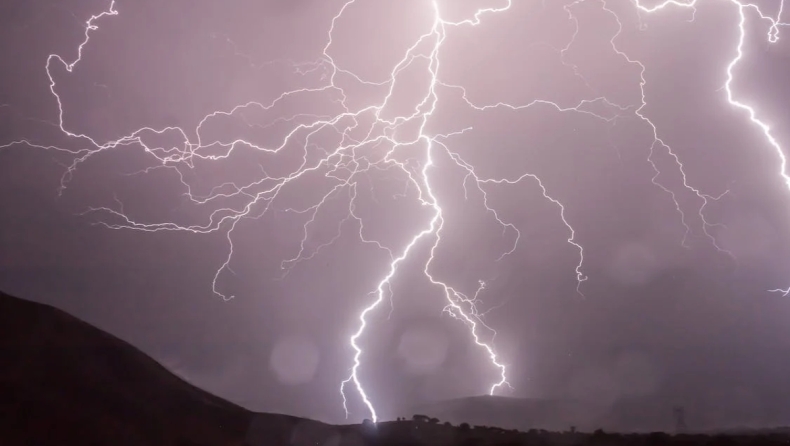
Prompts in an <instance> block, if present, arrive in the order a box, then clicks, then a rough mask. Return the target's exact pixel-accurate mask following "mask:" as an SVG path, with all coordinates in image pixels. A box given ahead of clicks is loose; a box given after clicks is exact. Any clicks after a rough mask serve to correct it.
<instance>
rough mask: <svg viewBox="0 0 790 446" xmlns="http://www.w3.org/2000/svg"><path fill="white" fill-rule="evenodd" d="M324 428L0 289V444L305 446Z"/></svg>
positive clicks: (325, 435)
mask: <svg viewBox="0 0 790 446" xmlns="http://www.w3.org/2000/svg"><path fill="white" fill-rule="evenodd" d="M331 430H332V427H331V426H328V425H324V424H322V423H318V422H314V421H310V420H302V419H299V418H297V417H290V416H285V415H275V414H255V413H252V412H249V411H247V410H245V409H243V408H241V407H239V406H236V405H234V404H231V403H229V402H227V401H225V400H223V399H220V398H218V397H216V396H214V395H211V394H209V393H207V392H205V391H203V390H201V389H198V388H197V387H194V386H192V385H191V384H189V383H187V382H185V381H183V380H182V379H180V378H178V377H177V376H175V375H174V374H172V373H170V372H169V371H168V370H167V369H165V368H164V367H163V366H162V365H160V364H159V363H157V362H156V361H154V360H153V359H152V358H150V357H149V356H147V355H146V354H144V353H142V352H141V351H139V350H138V349H136V348H134V347H133V346H131V345H130V344H128V343H126V342H124V341H122V340H120V339H118V338H116V337H114V336H111V335H109V334H107V333H105V332H103V331H101V330H99V329H97V328H95V327H93V326H91V325H89V324H87V323H85V322H83V321H81V320H79V319H76V318H74V317H73V316H70V315H68V314H66V313H64V312H62V311H60V310H58V309H55V308H53V307H50V306H47V305H42V304H38V303H33V302H29V301H24V300H21V299H18V298H15V297H11V296H8V295H6V294H3V293H0V445H2V446H15V445H26V446H27V445H35V446H47V445H52V446H55V445H57V446H65V445H86V446H87V445H112V446H123V445H130V446H131V445H178V446H187V445H206V446H208V445H242V444H249V445H257V444H293V442H294V441H295V440H298V441H296V443H303V444H308V443H307V442H309V444H315V441H313V439H314V437H315V436H319V437H322V438H328V437H329V436H331V433H332V432H331Z"/></svg>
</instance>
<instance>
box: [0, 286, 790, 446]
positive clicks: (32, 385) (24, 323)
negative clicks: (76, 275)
mask: <svg viewBox="0 0 790 446" xmlns="http://www.w3.org/2000/svg"><path fill="white" fill-rule="evenodd" d="M587 444H590V445H662V444H672V445H692V444H694V445H696V444H708V445H772V444H777V445H778V444H783V445H787V444H790V435H788V433H786V432H782V431H777V432H774V433H768V432H762V433H761V432H754V433H750V434H748V435H746V434H743V435H727V436H724V435H722V436H703V435H676V436H670V435H667V434H663V433H654V434H649V435H618V434H609V433H604V432H601V431H598V432H595V433H592V434H587V433H571V432H565V433H555V432H547V431H542V430H531V431H529V432H517V431H507V430H502V429H497V428H493V427H484V426H483V427H481V426H468V425H461V426H452V425H450V424H449V423H442V422H440V421H439V420H436V419H429V418H427V417H425V418H420V417H417V418H416V419H415V420H408V421H395V422H382V423H378V424H376V425H373V424H370V423H368V424H363V425H349V426H331V425H327V424H324V423H319V422H316V421H312V420H306V419H301V418H297V417H291V416H287V415H278V414H265V413H253V412H250V411H247V410H245V409H243V408H241V407H239V406H236V405H234V404H231V403H229V402H227V401H224V400H222V399H220V398H217V397H216V396H213V395H211V394H209V393H207V392H204V391H203V390H200V389H198V388H196V387H194V386H192V385H190V384H188V383H186V382H185V381H183V380H181V379H180V378H178V377H177V376H175V375H173V374H172V373H170V372H169V371H168V370H166V369H165V368H164V367H162V366H161V365H159V364H158V363H157V362H156V361H154V360H153V359H151V358H150V357H148V356H147V355H145V354H144V353H142V352H140V351H139V350H137V349H136V348H134V347H132V346H131V345H129V344H127V343H126V342H124V341H121V340H120V339H118V338H115V337H113V336H111V335H109V334H107V333H104V332H102V331H101V330H99V329H97V328H95V327H92V326H90V325H88V324H86V323H85V322H82V321H80V320H78V319H76V318H74V317H72V316H69V315H68V314H66V313H64V312H62V311H60V310H57V309H55V308H52V307H49V306H46V305H41V304H36V303H32V302H28V301H24V300H21V299H17V298H14V297H11V296H8V295H5V294H2V293H0V446H22V445H24V446H70V445H86V446H94V445H96V446H98V445H102V446H103V445H107V446H124V445H129V446H137V445H146V446H148V445H174V446H190V445H191V446H213V445H238V446H259V445H276V446H280V445H282V446H285V445H294V446H301V445H304V446H308V445H310V446H366V445H381V446H384V445H404V446H411V445H415V446H416V445H448V446H450V445H458V446H472V445H547V446H548V445H567V446H571V445H587Z"/></svg>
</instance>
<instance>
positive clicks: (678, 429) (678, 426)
mask: <svg viewBox="0 0 790 446" xmlns="http://www.w3.org/2000/svg"><path fill="white" fill-rule="evenodd" d="M672 415H674V416H675V433H678V434H684V433H686V431H688V426H686V410H685V409H684V408H683V407H682V406H675V407H673V408H672Z"/></svg>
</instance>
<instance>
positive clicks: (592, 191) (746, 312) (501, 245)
mask: <svg viewBox="0 0 790 446" xmlns="http://www.w3.org/2000/svg"><path fill="white" fill-rule="evenodd" d="M675 3H676V4H668V5H666V7H663V8H658V9H656V10H652V9H651V8H653V7H656V6H660V5H661V2H659V1H652V2H648V1H643V2H641V3H634V2H633V1H628V0H608V1H605V2H604V1H601V0H586V1H585V0H581V1H579V0H577V1H566V0H562V1H560V0H556V1H555V0H552V1H537V0H534V1H527V0H523V1H516V2H513V4H509V3H508V2H506V1H503V0H498V1H494V0H490V1H482V0H478V1H471V0H464V1H450V0H443V1H438V0H437V1H435V2H432V1H429V0H398V1H373V0H356V1H351V2H346V1H343V0H326V1H318V0H292V1H286V0H268V1H263V2H260V1H258V2H253V1H247V0H239V1H234V2H216V1H208V0H200V1H186V0H171V1H168V2H160V1H152V0H137V1H124V0H120V1H117V2H114V3H110V2H107V1H99V0H95V1H94V0H91V1H82V2H77V1H54V0H52V1H45V0H35V1H12V2H4V4H3V5H2V6H0V17H2V19H0V20H2V25H3V26H2V27H0V33H1V35H2V39H3V42H4V44H3V45H2V48H1V49H0V52H2V58H3V60H4V61H5V63H4V64H3V69H2V74H0V76H2V78H1V82H0V105H1V107H0V145H2V149H0V209H2V218H1V219H0V265H2V267H1V268H0V289H2V290H4V291H6V292H9V293H12V294H15V295H17V296H20V297H23V298H27V299H31V300H36V301H40V302H45V303H48V304H51V305H54V306H56V307H58V308H61V309H64V310H65V311H67V312H69V313H72V314H74V315H76V316H78V317H79V318H81V319H84V320H86V321H88V322H90V323H91V324H94V325H96V326H98V327H100V328H102V329H104V330H106V331H108V332H110V333H112V334H115V335H117V336H119V337H121V338H122V339H124V340H127V341H129V342H131V343H132V344H134V345H135V346H137V347H139V348H140V349H142V350H143V351H144V352H146V353H148V354H150V355H151V356H152V357H154V358H155V359H157V360H158V361H160V362H161V363H162V364H164V365H165V366H166V367H168V368H169V369H170V370H172V371H173V372H175V373H177V374H178V375H179V376H181V377H183V378H185V379H186V380H188V381H189V382H191V383H193V384H195V385H198V386H200V387H202V388H204V389H206V390H208V391H210V392H212V393H215V394H217V395H219V396H221V397H223V398H226V399H228V400H230V401H233V402H235V403H238V404H240V405H242V406H244V407H246V408H249V409H252V410H256V411H266V412H279V413H287V414H294V415H299V416H306V417H310V418H315V419H319V420H323V421H328V422H346V420H348V421H349V422H358V421H360V420H362V419H363V418H371V415H372V414H371V411H370V408H371V407H375V410H376V415H377V416H378V418H381V419H391V418H395V417H396V416H411V413H404V411H405V410H407V409H406V408H411V407H419V406H420V405H423V404H429V403H435V402H437V401H443V400H449V399H456V398H461V397H468V396H477V395H484V394H488V393H489V392H491V391H492V390H493V393H494V394H495V395H499V396H507V397H516V398H540V399H556V400H573V401H577V400H578V401H593V402H595V404H597V405H599V406H603V407H610V406H613V405H616V404H618V402H621V401H625V400H629V399H634V398H637V399H640V401H644V402H643V403H642V404H645V405H654V406H655V407H658V408H660V409H657V413H660V416H658V417H659V418H660V420H659V421H656V420H655V419H651V420H636V421H634V423H633V424H632V425H630V426H626V427H628V428H632V429H640V428H649V427H655V426H658V427H665V425H662V424H661V423H669V425H671V423H672V414H671V412H670V409H669V408H671V407H672V406H675V405H681V406H684V407H685V408H686V414H687V421H688V424H689V425H690V426H691V427H694V428H719V427H730V426H736V425H737V426H775V425H780V424H788V423H790V407H789V406H788V405H787V401H789V400H790V381H788V376H790V325H789V324H788V321H790V296H787V297H785V296H784V295H783V293H781V292H770V290H775V289H781V288H786V287H788V286H790V238H789V237H788V236H790V190H788V186H787V184H786V183H785V182H784V178H783V176H782V164H781V161H782V160H781V157H780V155H779V152H778V151H777V147H779V146H781V147H786V146H788V145H790V131H788V130H787V129H788V123H790V114H788V111H787V110H788V108H787V104H788V103H790V87H789V86H788V83H787V80H786V79H787V76H788V74H790V44H789V43H787V42H788V40H787V39H786V38H783V37H784V36H783V32H786V31H787V30H786V28H784V27H783V26H776V27H772V23H775V22H777V21H781V19H782V17H780V16H781V14H782V9H781V2H779V1H767V0H766V1H759V2H758V1H756V0H755V1H754V2H753V4H752V5H751V6H744V5H745V1H744V0H742V3H739V2H738V1H735V0H733V1H715V0H707V1H703V0H700V1H698V2H697V4H696V6H695V7H694V8H691V7H688V6H684V5H683V4H684V3H689V2H675ZM103 12H104V14H102V13H103ZM761 15H762V16H763V17H762V18H761ZM785 15H786V14H785ZM92 16H94V19H92V20H91V17H92ZM742 17H743V19H744V20H743V29H741V28H740V26H739V25H740V23H741V19H742ZM87 23H89V24H90V25H91V29H90V30H89V33H88V34H87V36H89V39H88V40H86V24H87ZM742 31H743V41H742V42H740V39H741V38H742ZM83 43H84V45H82V46H80V45H81V44H83ZM739 45H740V49H741V50H742V53H743V56H742V57H741V58H740V59H738V60H737V63H736V64H734V65H733V66H732V67H731V71H730V72H731V74H732V79H731V80H729V77H728V67H730V64H731V63H732V62H733V60H735V59H736V58H737V57H738V55H739ZM51 55H56V56H51ZM73 62H76V63H73ZM728 93H731V94H732V100H737V101H740V102H742V103H743V104H747V105H748V106H750V107H753V109H754V110H755V111H756V115H755V117H756V119H758V120H760V122H761V123H765V124H767V125H768V126H769V127H770V134H769V135H767V134H766V132H765V131H764V129H763V128H761V126H760V125H758V124H757V123H755V122H752V121H751V120H750V117H749V113H747V111H746V110H745V109H743V108H739V107H737V106H735V105H733V104H732V103H731V100H730V99H728ZM643 101H644V102H643ZM140 129H143V130H140ZM654 131H655V133H654ZM656 135H657V137H658V138H659V139H658V140H657V139H656ZM772 138H773V141H774V142H775V144H772V140H771V139H772ZM374 303H378V304H377V305H376V306H375V307H371V305H372V304H374ZM368 307H370V308H371V311H369V312H367V313H365V315H364V321H365V322H364V330H361V327H362V325H361V324H362V322H361V320H360V313H361V311H362V310H363V309H365V308H368ZM360 330H361V331H360ZM355 334H358V335H359V336H357V337H355V338H354V342H353V345H352V340H351V337H352V336H354V335H355ZM354 345H356V346H357V348H358V349H359V351H360V352H361V353H359V354H358V356H357V358H358V360H359V365H358V367H354V364H355V354H357V352H356V351H355V348H354ZM503 373H504V377H505V378H506V383H505V382H503V381H502V377H503ZM343 382H345V383H346V384H345V385H344V387H343V390H344V394H345V401H346V403H345V408H346V409H348V418H346V410H344V397H343V394H341V392H340V389H341V383H343ZM357 382H358V383H359V384H360V386H361V388H362V389H363V390H364V392H365V393H364V395H363V394H362V393H361V392H360V391H359V389H358V388H357V385H356V383H357ZM492 387H493V389H492ZM363 396H365V398H367V399H368V401H369V403H370V405H371V407H368V405H367V404H366V403H365V398H363ZM664 408H666V410H664ZM661 417H663V418H661ZM640 423H641V424H640Z"/></svg>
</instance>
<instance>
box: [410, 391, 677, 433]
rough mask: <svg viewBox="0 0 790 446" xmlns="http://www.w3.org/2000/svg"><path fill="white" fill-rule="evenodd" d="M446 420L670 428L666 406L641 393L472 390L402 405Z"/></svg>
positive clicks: (523, 426) (554, 427)
mask: <svg viewBox="0 0 790 446" xmlns="http://www.w3.org/2000/svg"><path fill="white" fill-rule="evenodd" d="M404 412H407V413H408V412H414V413H420V414H426V415H429V416H431V417H437V418H439V419H441V420H443V421H444V420H447V421H450V422H451V423H461V422H464V421H465V422H468V423H470V424H472V425H477V426H498V427H501V428H504V429H518V430H522V431H526V430H529V429H545V430H549V431H560V430H567V429H569V428H570V427H571V426H575V427H576V428H577V429H578V430H580V431H582V430H583V431H587V432H592V431H594V430H595V429H599V428H601V429H604V430H608V431H616V432H652V431H672V430H673V428H674V419H673V418H672V412H671V406H667V405H666V404H660V403H659V402H657V401H655V400H649V399H646V398H628V399H620V400H618V401H616V402H614V403H613V404H607V405H604V404H600V403H598V402H596V401H582V400H572V399H537V398H535V399H533V398H510V397H503V396H488V395H485V396H476V397H467V398H458V399H453V400H446V401H439V402H434V403H430V404H423V405H419V406H416V407H411V408H408V409H405V410H404Z"/></svg>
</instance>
